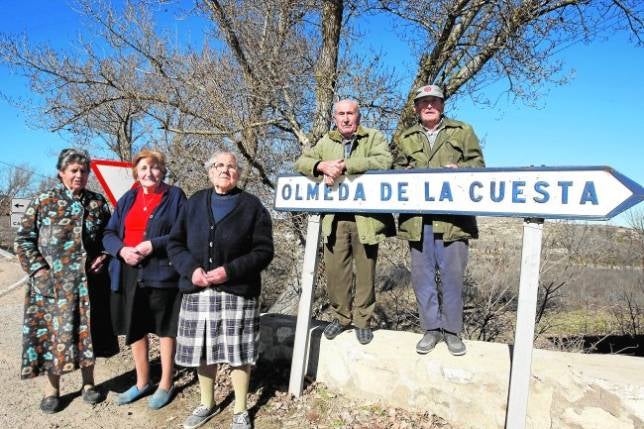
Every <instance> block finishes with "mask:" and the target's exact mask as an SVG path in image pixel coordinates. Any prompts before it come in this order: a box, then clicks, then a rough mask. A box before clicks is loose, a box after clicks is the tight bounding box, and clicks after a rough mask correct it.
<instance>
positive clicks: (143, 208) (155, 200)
mask: <svg viewBox="0 0 644 429" xmlns="http://www.w3.org/2000/svg"><path fill="white" fill-rule="evenodd" d="M162 196H163V193H161V192H152V193H149V194H145V193H143V188H139V190H138V192H137V193H136V199H135V200H134V204H132V207H131V208H130V211H128V213H127V215H126V216H125V236H124V237H123V244H124V245H125V246H131V247H133V246H136V245H137V244H139V243H140V242H142V241H143V238H144V237H143V235H144V234H145V228H146V226H147V225H148V219H150V215H151V214H152V212H153V211H154V209H155V208H157V206H158V205H159V204H160V203H161V197H162Z"/></svg>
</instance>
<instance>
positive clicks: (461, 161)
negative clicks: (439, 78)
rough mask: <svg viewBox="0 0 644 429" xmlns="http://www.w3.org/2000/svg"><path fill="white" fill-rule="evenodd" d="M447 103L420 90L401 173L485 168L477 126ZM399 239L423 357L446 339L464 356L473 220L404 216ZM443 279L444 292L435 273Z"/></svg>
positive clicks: (436, 92) (402, 145)
mask: <svg viewBox="0 0 644 429" xmlns="http://www.w3.org/2000/svg"><path fill="white" fill-rule="evenodd" d="M444 108H445V101H444V96H443V91H442V89H441V88H440V87H439V86H437V85H425V86H422V87H420V88H418V89H417V90H416V94H415V97H414V109H415V111H416V114H418V118H419V123H418V124H416V125H414V126H413V127H411V128H408V129H406V130H405V131H403V132H402V133H401V134H400V137H399V138H398V139H397V140H396V159H395V160H394V164H395V167H396V168H459V167H461V168H462V167H484V166H485V163H484V161H483V153H482V152H481V147H480V146H479V140H478V138H477V137H476V134H474V130H473V129H472V127H471V126H470V125H468V124H466V123H464V122H460V121H456V120H453V119H450V118H447V117H446V116H444V115H443V110H444ZM398 221H399V225H398V236H399V237H401V238H403V239H406V240H409V244H410V254H411V280H412V285H413V287H414V292H415V294H416V303H417V305H418V313H419V315H420V320H421V326H422V328H423V329H424V330H425V334H424V335H423V338H422V339H421V340H420V341H419V342H418V344H417V345H416V352H418V353H419V354H425V353H429V352H430V351H431V350H432V349H433V348H434V346H436V344H437V343H438V342H439V341H440V340H441V339H444V340H445V342H446V343H447V348H448V350H449V352H450V353H451V354H453V355H455V356H460V355H464V354H465V351H466V350H465V344H464V343H463V341H462V340H461V339H460V333H461V331H462V330H463V277H464V275H465V266H466V265H467V254H468V240H469V239H471V238H477V237H478V228H477V226H476V219H475V218H474V217H473V216H456V215H438V214H437V215H434V214H428V215H413V214H401V215H400V216H399V219H398ZM437 272H438V273H439V274H440V287H439V285H438V284H437V282H436V274H437Z"/></svg>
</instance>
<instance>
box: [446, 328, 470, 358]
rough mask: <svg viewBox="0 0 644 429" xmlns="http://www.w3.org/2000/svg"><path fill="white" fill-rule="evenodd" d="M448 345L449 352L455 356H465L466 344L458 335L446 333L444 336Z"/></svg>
mask: <svg viewBox="0 0 644 429" xmlns="http://www.w3.org/2000/svg"><path fill="white" fill-rule="evenodd" d="M443 337H444V338H445V342H446V343H447V350H449V352H450V353H451V354H453V355H454V356H463V355H464V354H465V352H466V348H465V343H463V340H461V339H460V338H459V336H458V335H456V334H452V333H451V332H447V331H445V332H444V334H443Z"/></svg>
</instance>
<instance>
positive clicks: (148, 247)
mask: <svg viewBox="0 0 644 429" xmlns="http://www.w3.org/2000/svg"><path fill="white" fill-rule="evenodd" d="M135 249H136V250H137V252H139V253H140V254H141V255H143V257H144V258H145V257H146V256H148V255H149V254H150V253H152V250H153V249H152V242H151V241H150V240H148V241H142V242H140V243H139V244H137V245H136V247H135Z"/></svg>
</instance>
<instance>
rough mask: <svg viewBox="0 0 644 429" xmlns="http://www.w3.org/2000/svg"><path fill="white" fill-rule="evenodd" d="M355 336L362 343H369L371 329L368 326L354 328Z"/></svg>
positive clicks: (371, 337)
mask: <svg viewBox="0 0 644 429" xmlns="http://www.w3.org/2000/svg"><path fill="white" fill-rule="evenodd" d="M356 338H358V341H359V342H360V344H362V345H365V344H369V343H370V342H371V340H373V331H372V330H371V328H370V327H368V326H367V327H366V328H356Z"/></svg>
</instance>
